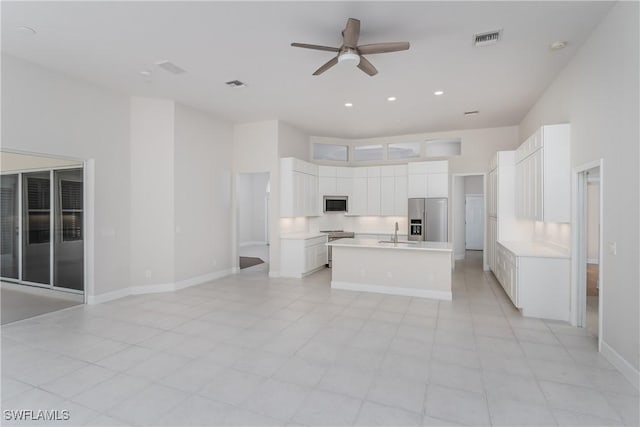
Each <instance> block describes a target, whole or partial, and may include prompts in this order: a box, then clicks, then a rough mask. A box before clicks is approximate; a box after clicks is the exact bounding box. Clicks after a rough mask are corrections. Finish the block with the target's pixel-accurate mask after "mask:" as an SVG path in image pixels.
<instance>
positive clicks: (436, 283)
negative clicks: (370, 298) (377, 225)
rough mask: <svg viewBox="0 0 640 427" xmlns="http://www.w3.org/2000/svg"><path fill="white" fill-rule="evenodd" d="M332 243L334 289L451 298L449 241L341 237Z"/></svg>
mask: <svg viewBox="0 0 640 427" xmlns="http://www.w3.org/2000/svg"><path fill="white" fill-rule="evenodd" d="M328 245H330V246H331V248H332V255H333V256H332V269H331V287H332V288H334V289H346V290H352V291H360V292H376V293H382V294H391V295H405V296H411V297H422V298H433V299H440V300H451V266H452V252H453V250H452V245H451V243H449V242H409V243H397V244H394V243H382V242H380V241H378V240H373V239H339V240H336V241H333V242H330V243H329V244H328Z"/></svg>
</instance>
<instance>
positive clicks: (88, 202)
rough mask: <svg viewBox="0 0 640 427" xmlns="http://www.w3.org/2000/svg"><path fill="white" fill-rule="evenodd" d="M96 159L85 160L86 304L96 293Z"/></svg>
mask: <svg viewBox="0 0 640 427" xmlns="http://www.w3.org/2000/svg"><path fill="white" fill-rule="evenodd" d="M95 164H96V162H95V160H94V159H87V160H85V162H84V168H83V170H84V184H83V187H84V206H83V208H84V295H85V301H84V302H85V304H88V303H89V295H93V294H94V293H95V280H96V275H95V201H96V196H95V182H96V180H95Z"/></svg>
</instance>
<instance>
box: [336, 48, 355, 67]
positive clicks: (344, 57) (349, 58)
mask: <svg viewBox="0 0 640 427" xmlns="http://www.w3.org/2000/svg"><path fill="white" fill-rule="evenodd" d="M338 62H339V63H342V62H345V63H347V62H350V63H352V64H357V63H359V62H360V55H358V54H357V53H355V52H353V51H351V50H348V51H346V52H345V53H342V54H340V56H338Z"/></svg>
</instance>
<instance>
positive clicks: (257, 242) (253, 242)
mask: <svg viewBox="0 0 640 427" xmlns="http://www.w3.org/2000/svg"><path fill="white" fill-rule="evenodd" d="M245 246H267V242H261V241H259V240H256V241H250V242H243V243H240V244H239V245H238V247H240V248H243V247H245ZM240 256H242V255H240Z"/></svg>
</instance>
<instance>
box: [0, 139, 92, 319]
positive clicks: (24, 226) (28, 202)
mask: <svg viewBox="0 0 640 427" xmlns="http://www.w3.org/2000/svg"><path fill="white" fill-rule="evenodd" d="M0 163H1V166H2V167H1V175H0V190H1V191H0V197H1V208H0V234H1V243H0V256H1V262H2V269H1V281H2V284H1V285H0V290H1V297H2V307H1V308H2V316H1V323H2V324H7V323H11V322H14V321H17V320H22V319H26V318H29V317H33V316H36V315H41V314H45V313H48V312H52V311H56V310H59V309H61V308H66V307H69V306H72V305H76V304H81V303H83V302H84V291H85V283H84V282H85V256H84V254H85V207H84V200H85V191H84V165H83V162H81V161H77V160H68V159H60V158H53V157H45V156H39V155H31V154H20V153H9V152H2V153H0Z"/></svg>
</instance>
